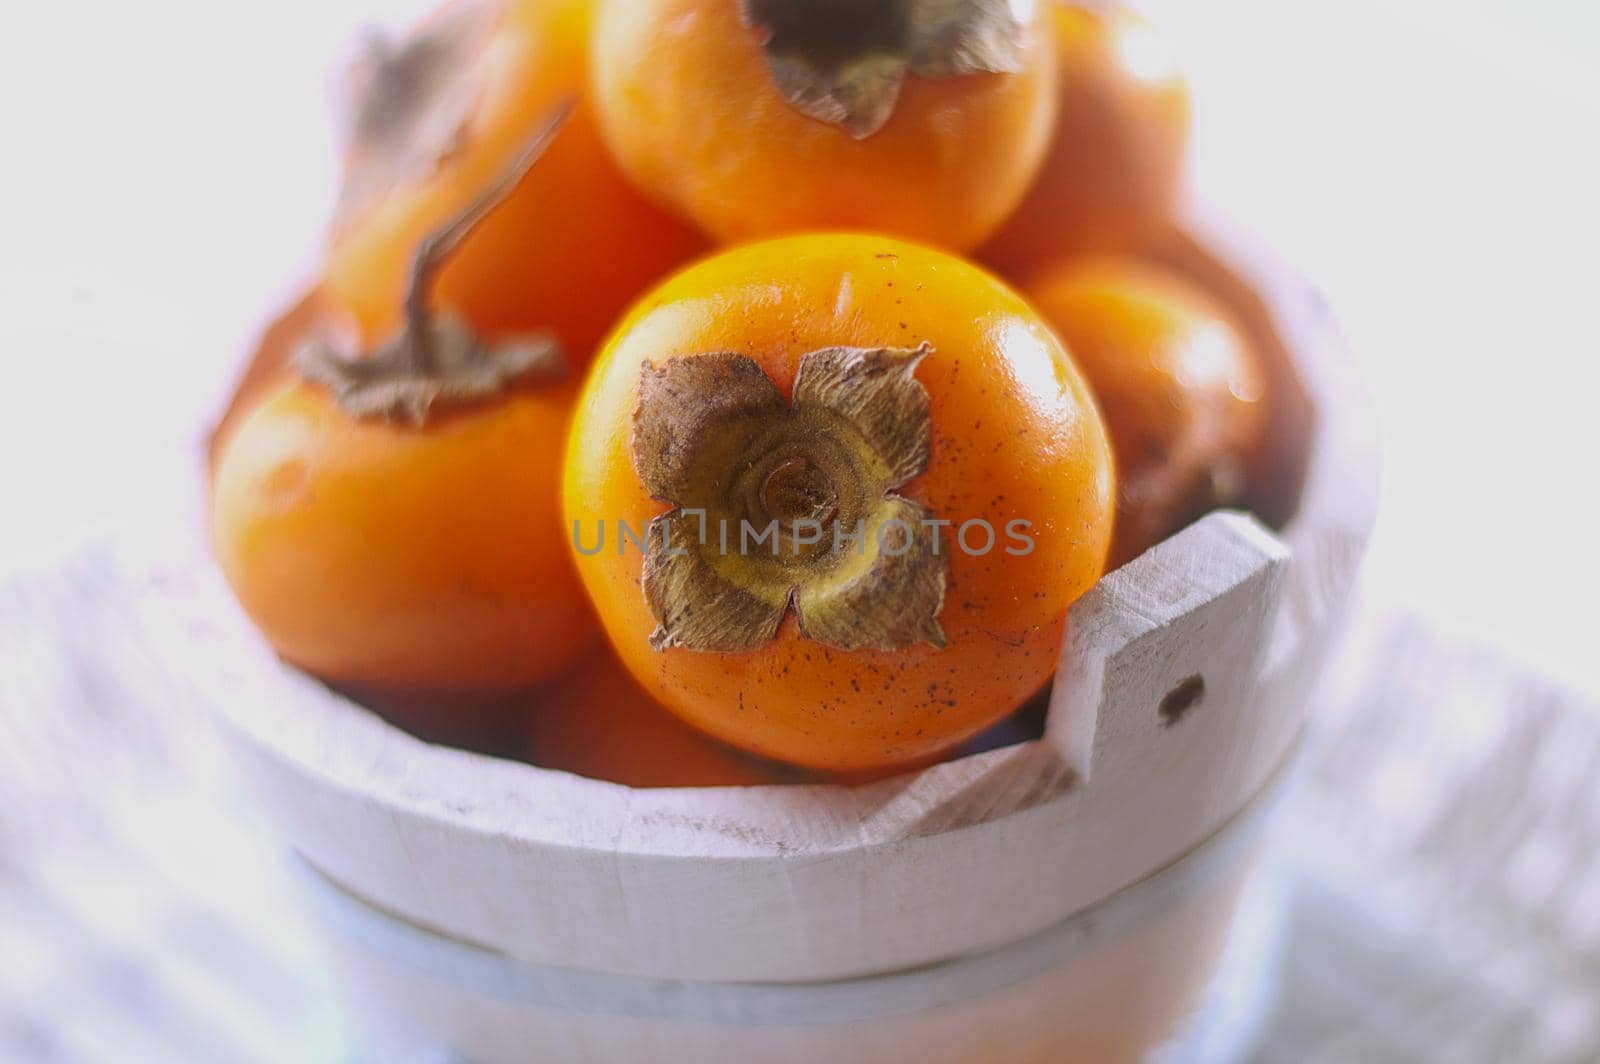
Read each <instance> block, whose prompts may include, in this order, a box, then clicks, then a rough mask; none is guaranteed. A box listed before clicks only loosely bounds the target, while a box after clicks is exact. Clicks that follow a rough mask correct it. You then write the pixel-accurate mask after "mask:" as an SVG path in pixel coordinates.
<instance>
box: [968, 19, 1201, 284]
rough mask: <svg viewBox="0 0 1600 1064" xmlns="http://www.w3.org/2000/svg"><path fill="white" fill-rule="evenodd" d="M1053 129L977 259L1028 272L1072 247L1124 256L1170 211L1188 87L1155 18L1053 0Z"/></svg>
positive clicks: (1185, 138)
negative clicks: (1020, 196)
mask: <svg viewBox="0 0 1600 1064" xmlns="http://www.w3.org/2000/svg"><path fill="white" fill-rule="evenodd" d="M1046 15H1047V17H1048V19H1049V22H1050V25H1051V27H1052V28H1053V31H1054V36H1055V41H1056V50H1057V53H1058V56H1059V58H1058V61H1057V68H1056V69H1057V75H1056V77H1057V81H1056V92H1057V97H1058V107H1057V115H1058V117H1057V119H1056V129H1055V132H1054V135H1053V137H1052V139H1051V143H1050V149H1049V152H1048V154H1047V155H1046V156H1045V160H1044V164H1043V166H1041V167H1040V169H1039V174H1038V176H1037V177H1036V178H1035V179H1034V182H1033V186H1032V188H1031V189H1029V191H1028V194H1027V197H1026V198H1025V199H1024V200H1023V201H1022V205H1021V206H1020V207H1018V208H1017V210H1016V213H1015V214H1013V215H1012V216H1011V218H1010V219H1009V220H1008V221H1007V222H1006V223H1005V225H1004V226H1002V227H1001V228H1000V231H999V232H998V233H996V234H995V236H994V237H993V239H991V240H990V241H989V242H988V243H987V244H986V245H984V247H983V249H982V250H981V251H980V252H979V257H980V258H981V259H982V260H983V261H984V262H986V263H989V264H991V265H993V266H995V267H996V268H997V269H999V270H1000V271H1001V272H1002V273H1004V274H1005V275H1006V276H1010V277H1020V276H1024V275H1026V274H1028V273H1030V272H1033V271H1034V270H1037V269H1040V268H1042V267H1046V266H1048V265H1050V264H1051V263H1053V262H1055V261H1058V260H1059V259H1060V258H1061V256H1062V255H1064V254H1067V253H1069V252H1075V253H1084V252H1091V251H1124V250H1127V249H1130V248H1132V247H1134V246H1136V245H1137V244H1138V243H1139V242H1140V241H1141V240H1142V239H1143V238H1144V237H1145V236H1146V235H1148V234H1149V233H1150V232H1152V231H1153V230H1155V229H1156V228H1158V227H1160V226H1161V225H1163V224H1164V223H1165V222H1166V221H1167V219H1168V218H1169V217H1170V216H1171V213H1172V208H1173V203H1174V201H1175V199H1176V198H1177V196H1178V193H1179V190H1180V188H1181V186H1182V183H1183V176H1184V164H1185V162H1186V160H1187V158H1188V145H1189V123H1190V100H1189V87H1188V82H1187V81H1186V80H1185V78H1184V76H1183V72H1182V70H1181V69H1179V67H1178V64H1177V61H1176V59H1175V57H1174V56H1173V53H1172V50H1171V48H1170V46H1169V45H1168V44H1167V42H1166V41H1165V40H1164V39H1163V38H1162V37H1160V36H1159V34H1158V33H1157V31H1156V30H1155V29H1154V27H1152V26H1151V25H1150V24H1149V23H1147V22H1145V21H1144V20H1143V19H1141V18H1140V17H1139V16H1138V15H1136V14H1134V13H1133V12H1131V11H1129V10H1127V9H1126V8H1122V7H1118V6H1115V5H1112V6H1108V7H1106V8H1105V9H1104V10H1103V11H1095V10H1090V9H1088V8H1083V7H1078V6H1075V5H1068V4H1064V3H1061V2H1060V0H1047V3H1046Z"/></svg>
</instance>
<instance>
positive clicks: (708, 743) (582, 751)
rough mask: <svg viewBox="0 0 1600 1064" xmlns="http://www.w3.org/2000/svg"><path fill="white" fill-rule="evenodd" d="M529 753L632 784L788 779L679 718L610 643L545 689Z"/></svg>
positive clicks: (535, 711) (534, 710)
mask: <svg viewBox="0 0 1600 1064" xmlns="http://www.w3.org/2000/svg"><path fill="white" fill-rule="evenodd" d="M523 756H524V757H526V758H527V760H529V761H531V762H533V763H534V764H535V765H540V766H543V767H544V768H554V769H560V770H561V771H563V772H571V773H573V774H575V775H579V776H588V777H589V778H590V779H597V780H610V781H611V782H612V783H625V784H627V785H628V786H630V787H744V786H755V785H758V784H763V783H782V782H787V781H786V780H785V779H784V778H783V776H782V773H781V771H780V770H778V769H777V766H773V765H769V764H764V763H763V762H761V761H759V760H757V759H756V758H753V757H751V756H750V755H748V754H745V753H743V752H741V751H738V750H735V749H733V748H732V747H728V746H724V745H722V744H721V743H719V742H717V741H716V740H715V739H711V738H709V737H708V736H706V735H705V734H704V733H702V732H699V731H696V730H695V729H694V728H691V727H689V725H687V724H685V723H684V722H683V721H681V720H679V719H678V718H677V717H676V716H674V715H673V714H672V713H671V712H669V711H668V710H667V709H665V708H664V707H662V706H661V705H660V704H659V703H657V702H656V701H655V700H653V699H652V698H651V697H650V696H649V695H648V694H646V693H645V692H644V691H643V690H642V689H641V688H640V687H639V685H638V683H637V682H635V681H634V679H633V677H632V676H631V675H630V674H629V673H628V670H627V669H625V668H623V667H622V663H621V662H619V661H618V660H617V658H616V655H614V654H612V653H611V652H610V651H609V650H607V649H604V648H602V649H600V650H597V651H595V652H594V653H592V654H590V655H588V656H586V657H584V658H583V659H582V660H580V661H579V662H578V663H577V664H576V665H574V666H573V667H572V668H571V669H569V670H567V672H566V673H565V674H564V675H563V676H561V677H560V678H559V679H557V680H555V681H554V682H552V683H551V684H549V685H548V686H546V687H544V688H542V689H540V691H539V692H538V693H537V695H536V696H535V698H534V701H533V702H532V704H531V705H530V707H529V710H528V733H527V739H526V742H525V744H524V750H523Z"/></svg>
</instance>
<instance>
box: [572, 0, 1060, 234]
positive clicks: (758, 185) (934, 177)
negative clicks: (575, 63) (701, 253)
mask: <svg viewBox="0 0 1600 1064" xmlns="http://www.w3.org/2000/svg"><path fill="white" fill-rule="evenodd" d="M594 49H595V50H594V55H595V58H594V75H593V76H594V97H595V101H596V106H597V108H598V110H599V114H600V122H601V128H602V130H603V132H604V134H605V137H606V140H607V143H609V144H610V146H611V149H612V152H613V154H614V155H615V156H616V158H617V159H618V161H619V162H620V163H621V164H622V167H623V169H624V170H625V171H626V172H627V173H628V174H629V175H630V176H631V177H633V179H634V180H635V181H636V182H637V183H638V185H639V186H640V187H641V188H643V189H645V190H646V191H649V192H652V193H653V194H654V195H656V196H657V197H658V198H659V199H660V200H661V201H662V202H664V203H667V204H669V205H672V206H675V207H676V208H677V209H678V210H680V211H682V212H683V213H684V214H686V215H687V216H689V217H690V218H693V219H694V220H695V221H697V222H698V223H699V224H700V225H701V226H702V227H703V228H704V229H706V230H707V231H709V232H710V233H712V234H713V235H714V236H716V237H718V238H719V239H721V240H724V241H737V240H746V239H751V238H756V237H765V236H772V235H776V234H779V233H787V232H795V231H799V230H815V229H823V228H854V229H867V230H872V231H877V232H884V233H891V234H894V235H896V236H902V237H906V238H909V239H914V240H921V241H924V242H927V243H932V244H936V245H941V246H945V247H950V248H953V249H957V250H960V249H965V248H969V247H972V246H973V245H975V244H977V243H978V242H979V241H981V240H983V238H984V237H986V236H987V235H988V234H989V233H990V232H992V231H993V230H994V228H995V227H996V226H998V225H999V224H1000V222H1001V221H1002V220H1003V219H1004V218H1005V217H1006V215H1007V214H1008V213H1010V211H1011V210H1012V208H1014V207H1015V206H1016V204H1017V203H1018V201H1019V200H1020V199H1021V197H1022V194H1023V192H1024V191H1025V190H1026V189H1027V187H1028V183H1029V181H1030V180H1031V179H1032V177H1033V174H1034V171H1035V170H1036V169H1037V166H1038V163H1039V160H1040V159H1041V158H1042V156H1043V153H1044V150H1045V146H1046V144H1047V142H1048V139H1049V135H1050V129H1051V126H1052V122H1053V120H1054V112H1055V96H1054V92H1053V88H1054V81H1053V77H1054V69H1055V61H1054V51H1053V48H1052V44H1051V40H1050V36H1049V33H1048V32H1047V30H1046V28H1045V26H1044V25H1043V23H1042V21H1041V20H1040V19H1039V18H1038V17H1037V15H1036V14H1035V13H1034V11H1033V5H1032V4H1031V3H1014V2H1011V0H1000V2H990V0H954V2H949V3H943V4H925V3H918V2H915V0H888V2H884V3H860V2H858V0H600V10H599V17H598V19H597V21H596V28H595V36H594Z"/></svg>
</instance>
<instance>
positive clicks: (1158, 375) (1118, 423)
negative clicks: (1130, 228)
mask: <svg viewBox="0 0 1600 1064" xmlns="http://www.w3.org/2000/svg"><path fill="white" fill-rule="evenodd" d="M1028 295H1029V296H1030V297H1031V299H1032V300H1033V303H1034V305H1035V306H1036V307H1038V308H1039V310H1040V312H1041V313H1042V314H1044V316H1045V317H1046V318H1047V319H1048V320H1049V321H1050V322H1051V324H1052V325H1054V326H1055V328H1056V331H1057V332H1058V333H1059V334H1060V336H1061V338H1062V339H1063V340H1064V341H1065V342H1066V344H1067V348H1068V349H1069V350H1070V351H1071V352H1072V357H1073V360H1074V361H1075V362H1076V363H1077V364H1078V368H1079V369H1081V370H1082V371H1083V375H1084V376H1085V377H1087V378H1088V380H1089V385H1090V387H1091V388H1093V389H1094V393H1095V398H1096V399H1097V400H1098V401H1099V404H1100V411H1101V414H1102V415H1103V416H1104V418H1105V424H1106V429H1107V431H1108V432H1109V433H1110V435H1111V447H1112V450H1113V452H1114V453H1115V455H1116V462H1117V485H1118V491H1117V532H1116V539H1115V542H1114V544H1113V546H1112V551H1111V556H1112V564H1113V565H1120V564H1122V563H1123V562H1126V561H1128V560H1130V559H1132V558H1134V557H1137V556H1138V555H1139V554H1141V553H1143V552H1144V551H1145V550H1146V549H1148V548H1149V547H1150V546H1152V545H1154V544H1155V543H1157V542H1159V541H1160V540H1162V539H1165V538H1166V537H1167V536H1169V535H1171V534H1172V533H1173V532H1176V531H1177V530H1178V529H1180V528H1182V527H1183V526H1184V525H1186V524H1188V523H1189V522H1190V521H1193V520H1194V519H1195V518H1197V517H1200V516H1201V515H1203V514H1204V513H1206V512H1207V511H1208V510H1212V509H1216V508H1217V507H1220V506H1239V505H1242V504H1243V503H1244V501H1245V499H1246V497H1247V488H1248V484H1247V480H1248V475H1247V474H1248V470H1249V468H1250V464H1251V462H1252V460H1253V456H1254V455H1255V454H1256V453H1257V452H1258V450H1259V449H1260V448H1261V447H1262V446H1263V433H1264V431H1265V428H1266V425H1267V418H1266V391H1267V387H1266V378H1265V375H1264V374H1263V372H1262V369H1261V367H1260V366H1259V365H1258V363H1257V359H1256V357H1255V354H1254V352H1253V351H1252V349H1251V347H1250V345H1249V343H1248V342H1247V341H1246V340H1245V338H1244V337H1243V335H1242V334H1241V332H1240V330H1239V328H1238V327H1237V325H1236V324H1235V322H1234V321H1233V319H1232V316H1231V315H1230V314H1229V313H1228V311H1227V310H1226V309H1225V308H1224V307H1223V306H1222V305H1221V304H1219V303H1218V302H1217V301H1216V300H1214V299H1212V298H1211V296H1210V295H1208V294H1207V293H1206V292H1205V291H1203V290H1202V289H1200V288H1198V287H1197V286H1196V285H1194V284H1193V283H1192V282H1190V281H1188V280H1187V279H1185V278H1183V277H1180V276H1178V275H1177V274H1174V273H1171V272H1170V271H1167V270H1163V269H1161V268H1158V267H1155V266H1150V265H1145V264H1141V263H1138V262H1135V261H1133V260H1124V259H1091V260H1086V261H1082V262H1078V263H1072V264H1068V265H1065V266H1062V267H1060V268H1058V269H1056V270H1053V271H1046V272H1045V273H1043V274H1042V275H1041V276H1040V278H1039V279H1038V280H1037V281H1036V282H1035V283H1034V284H1032V285H1030V286H1029V288H1028Z"/></svg>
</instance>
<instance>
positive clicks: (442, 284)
mask: <svg viewBox="0 0 1600 1064" xmlns="http://www.w3.org/2000/svg"><path fill="white" fill-rule="evenodd" d="M357 74H358V81H359V84H360V87H361V96H360V98H359V101H358V106H357V107H356V109H355V119H354V122H353V129H352V133H351V137H350V142H349V145H348V151H347V156H346V159H345V179H344V187H343V190H342V194H341V196H340V198H339V202H338V206H337V210H336V214H335V217H334V219H333V223H332V225H331V227H330V239H329V244H328V252H327V258H326V271H325V274H324V276H323V278H322V279H321V282H320V283H319V285H318V286H317V289H316V291H315V293H314V295H313V296H312V298H311V300H310V302H309V303H308V304H307V306H306V307H305V308H302V313H301V314H300V315H299V316H298V317H297V318H296V324H295V325H294V332H295V336H294V338H295V343H294V344H292V345H287V346H286V347H285V349H286V350H287V349H288V348H289V347H292V348H293V356H292V357H274V358H271V359H267V360H266V361H264V362H258V364H256V365H254V366H252V367H251V371H250V373H249V374H248V375H247V377H246V379H245V382H244V384H243V385H242V386H241V388H240V390H239V392H238V394H237V396H236V398H235V402H234V404H233V406H232V408H231V409H230V410H229V411H228V414H227V416H226V417H225V419H224V421H223V423H222V425H221V427H220V428H219V430H218V433H217V437H216V440H215V446H214V449H213V468H212V474H213V483H212V498H213V511H212V516H213V534H214V543H215V550H216V554H217V557H218V559H219V561H220V563H221V566H222V569H223V572H224V574H225V575H226V577H227V579H228V582H229V583H230V585H231V587H232V588H233V591H234V593H235V594H236V596H237V598H238V600H239V602H240V603H241V604H242V605H243V607H244V609H245V611H246V612H247V613H248V615H249V616H250V618H251V619H252V620H253V622H254V623H255V625H256V626H257V627H258V628H259V629H260V631H261V632H262V633H263V634H264V636H265V637H266V639H267V640H268V641H269V642H270V643H271V644H272V646H273V647H274V648H275V649H276V651H277V652H278V654H279V655H280V656H281V657H282V659H283V660H284V661H285V662H287V663H289V664H290V665H292V666H295V667H297V668H300V669H303V670H305V671H306V672H308V673H310V674H312V675H314V676H316V677H318V678H320V679H321V680H323V681H325V682H326V683H328V684H329V685H332V686H334V687H336V688H338V689H340V690H341V691H344V692H346V693H347V694H349V695H351V696H352V697H354V698H356V699H357V700H359V701H361V702H362V703H364V704H366V705H368V706H370V707H371V708H373V709H374V710H376V711H378V712H380V713H382V714H384V715H385V716H387V717H388V718H389V719H391V720H393V721H395V722H396V723H399V724H401V725H402V726H404V727H406V728H408V729H409V730H411V731H413V732H415V733H416V734H418V735H421V736H424V737H427V738H432V739H437V740H440V741H444V742H449V743H454V744H458V745H464V746H469V747H475V748H480V749H490V750H493V751H495V752H499V753H503V754H511V755H515V756H521V757H523V758H525V759H527V760H530V761H532V762H533V763H535V764H538V765H542V766H545V767H549V768H555V769H564V770H567V771H572V772H577V773H580V774H583V775H589V776H593V777H597V778H602V779H610V780H615V781H617V782H622V783H628V784H632V785H636V786H692V785H714V784H754V783H765V782H785V781H794V780H805V779H818V778H821V779H838V780H844V781H854V780H861V779H871V778H875V777H878V776H882V775H885V774H893V773H897V772H900V771H905V770H908V769H911V768H915V767H917V766H919V765H925V764H928V763H931V762H933V761H936V760H939V759H941V758H943V757H947V756H949V755H951V754H952V753H953V752H955V751H958V750H961V749H963V748H970V744H971V743H973V742H975V741H976V742H983V741H984V739H983V738H982V737H983V736H984V734H985V733H986V732H987V731H988V730H989V729H991V728H993V727H995V726H996V725H997V724H999V723H1000V722H1002V721H1004V720H1006V719H1007V718H1008V717H1011V716H1012V715H1013V714H1015V713H1017V712H1018V711H1019V709H1020V708H1021V707H1025V706H1026V705H1027V704H1028V703H1029V702H1030V700H1031V699H1035V698H1036V696H1038V695H1039V693H1040V692H1041V691H1042V690H1044V689H1046V688H1048V686H1049V684H1050V683H1051V680H1052V676H1053V673H1054V670H1055V668H1056V665H1057V659H1058V648H1059V647H1060V645H1061V642H1062V638H1063V631H1064V626H1065V624H1066V619H1067V613H1068V609H1069V607H1070V606H1071V605H1072V603H1073V602H1074V601H1075V600H1076V599H1077V598H1078V597H1079V596H1081V595H1082V594H1083V593H1084V592H1085V591H1087V590H1088V589H1089V588H1091V587H1092V586H1093V585H1094V584H1095V583H1096V582H1097V581H1098V580H1099V579H1100V578H1101V577H1102V575H1104V573H1105V572H1106V571H1107V570H1108V567H1113V568H1114V567H1116V566H1119V565H1121V564H1122V563H1124V562H1127V561H1129V560H1130V559H1133V558H1135V557H1137V556H1138V555H1140V554H1141V553H1143V552H1144V551H1145V550H1147V549H1148V548H1150V547H1151V546H1152V545H1154V544H1156V543H1158V542H1159V541H1161V540H1162V539H1164V538H1166V537H1168V536H1170V535H1171V534H1173V533H1174V532H1176V531H1178V530H1179V529H1181V528H1183V527H1184V526H1186V525H1187V524H1189V523H1190V522H1192V521H1193V520H1195V519H1196V518H1198V517H1200V516H1202V515H1204V514H1205V513H1207V512H1209V511H1211V510H1214V509H1216V508H1219V507H1247V508H1249V507H1254V508H1256V509H1257V510H1258V511H1259V512H1262V513H1263V514H1266V515H1269V516H1270V515H1271V514H1272V513H1273V512H1274V509H1275V507H1276V506H1277V503H1276V501H1275V500H1277V499H1280V498H1281V497H1283V496H1284V495H1285V494H1286V492H1287V493H1289V494H1292V490H1293V489H1292V487H1290V488H1287V489H1286V488H1285V486H1284V484H1283V483H1281V481H1282V477H1281V476H1279V475H1278V473H1277V471H1278V470H1280V469H1282V468H1284V466H1285V463H1284V462H1283V460H1282V458H1281V456H1279V455H1276V454H1275V453H1274V448H1275V447H1277V446H1278V445H1279V443H1281V441H1280V440H1278V439H1277V438H1276V437H1275V435H1274V433H1272V432H1271V431H1270V425H1271V423H1272V421H1273V409H1274V403H1275V391H1274V387H1273V379H1272V374H1271V373H1270V372H1268V371H1267V370H1266V369H1264V368H1263V365H1262V362H1261V358H1260V352H1259V350H1258V340H1257V338H1256V336H1255V335H1254V333H1253V332H1252V330H1250V329H1249V328H1248V327H1247V326H1246V325H1245V324H1244V323H1242V322H1241V321H1240V320H1239V319H1238V316H1237V314H1238V310H1237V307H1236V306H1235V305H1234V302H1233V301H1232V300H1231V299H1230V298H1229V296H1228V294H1227V293H1224V292H1220V291H1216V290H1214V289H1213V287H1212V286H1211V285H1210V284H1209V283H1208V281H1207V279H1206V276H1205V272H1204V271H1203V270H1194V271H1186V270H1183V269H1181V268H1176V267H1175V266H1174V265H1173V264H1172V263H1171V262H1170V261H1165V260H1162V259H1161V257H1160V256H1152V255H1147V254H1145V249H1147V248H1150V247H1152V246H1157V245H1161V244H1162V242H1163V240H1164V239H1165V235H1166V234H1168V233H1170V232H1171V231H1173V229H1174V227H1175V226H1177V225H1178V222H1177V220H1176V219H1177V216H1178V214H1179V198H1180V189H1181V185H1182V173H1183V163H1184V157H1185V144H1186V139H1187V136H1188V120H1189V111H1188V94H1187V90H1186V88H1185V85H1184V82H1183V80H1182V77H1181V74H1180V73H1179V71H1178V69H1177V67H1176V66H1175V64H1174V63H1173V62H1172V59H1171V56H1170V52H1169V51H1168V49H1167V48H1166V47H1165V45H1164V42H1163V41H1162V40H1161V38H1160V37H1159V36H1158V35H1157V34H1156V33H1155V31H1154V30H1153V29H1152V28H1151V27H1150V26H1149V25H1147V24H1146V23H1145V22H1143V21H1142V20H1141V19H1139V18H1138V17H1137V16H1135V15H1134V14H1132V13H1130V12H1128V11H1126V10H1123V9H1121V8H1120V7H1118V6H1116V5H1115V4H1105V3H1096V4H1093V5H1092V6H1090V5H1084V6H1080V5H1077V4H1070V3H1063V2H1047V3H1043V4H1040V5H1037V6H1036V5H1034V4H1032V3H1024V2H1022V0H1011V2H1005V0H971V2H963V3H948V2H946V3H934V2H929V0H899V2H886V3H872V4H865V3H858V2H850V0H498V2H495V0H457V2H455V3H452V4H450V5H448V6H446V7H445V8H443V9H442V10H440V11H439V12H437V13H436V14H435V15H434V16H432V17H431V18H429V19H428V20H426V21H425V22H423V23H422V24H421V25H420V26H418V27H417V28H416V29H415V31H414V32H413V34H412V35H411V36H410V37H409V38H407V39H406V40H404V41H402V42H399V43H397V44H394V45H391V46H386V47H380V48H377V49H375V50H374V51H373V54H372V55H371V56H370V57H369V58H368V59H367V60H366V61H365V62H364V63H362V64H361V66H360V68H359V69H358V71H357ZM280 346H283V345H280ZM1288 465H1289V466H1293V465H1294V462H1293V461H1291V462H1289V463H1288Z"/></svg>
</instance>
